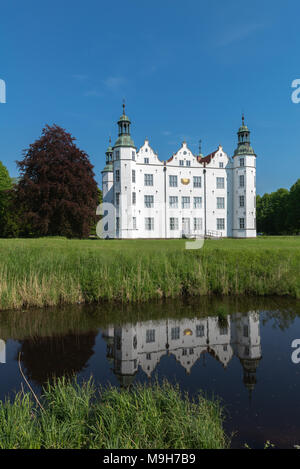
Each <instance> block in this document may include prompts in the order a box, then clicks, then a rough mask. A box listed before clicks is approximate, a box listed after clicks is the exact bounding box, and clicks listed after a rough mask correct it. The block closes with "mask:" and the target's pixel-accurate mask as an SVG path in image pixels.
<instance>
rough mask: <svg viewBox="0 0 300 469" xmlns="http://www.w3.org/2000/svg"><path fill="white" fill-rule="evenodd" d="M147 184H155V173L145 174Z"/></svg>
mask: <svg viewBox="0 0 300 469" xmlns="http://www.w3.org/2000/svg"><path fill="white" fill-rule="evenodd" d="M144 181H145V186H153V174H144Z"/></svg>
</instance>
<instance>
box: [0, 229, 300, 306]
mask: <svg viewBox="0 0 300 469" xmlns="http://www.w3.org/2000/svg"><path fill="white" fill-rule="evenodd" d="M185 242H186V241H185V240H109V241H104V240H98V239H95V240H67V239H64V238H41V239H1V240H0V309H9V308H22V307H23V306H48V305H59V304H64V303H70V304H71V303H83V302H94V301H122V302H137V301H140V302H141V301H148V300H151V299H157V298H176V297H179V296H185V295H187V296H199V295H211V294H215V293H216V294H221V295H242V294H246V295H276V294H277V295H289V296H293V297H296V298H299V297H300V274H299V272H300V237H258V238H256V239H240V240H239V239H222V240H206V241H205V243H204V246H203V248H202V249H198V250H193V249H192V250H186V249H185Z"/></svg>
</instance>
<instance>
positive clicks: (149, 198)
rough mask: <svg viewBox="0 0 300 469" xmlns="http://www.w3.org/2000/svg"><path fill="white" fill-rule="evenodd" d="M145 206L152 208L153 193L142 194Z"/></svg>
mask: <svg viewBox="0 0 300 469" xmlns="http://www.w3.org/2000/svg"><path fill="white" fill-rule="evenodd" d="M144 201H145V207H146V208H152V207H154V196H153V195H145V196H144Z"/></svg>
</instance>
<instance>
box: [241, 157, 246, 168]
mask: <svg viewBox="0 0 300 469" xmlns="http://www.w3.org/2000/svg"><path fill="white" fill-rule="evenodd" d="M240 166H245V159H244V158H240Z"/></svg>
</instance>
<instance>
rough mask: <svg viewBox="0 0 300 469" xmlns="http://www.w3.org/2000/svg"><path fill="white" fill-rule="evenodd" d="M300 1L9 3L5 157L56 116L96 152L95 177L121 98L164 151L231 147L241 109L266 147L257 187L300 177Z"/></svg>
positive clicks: (1, 68)
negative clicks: (298, 93) (297, 90)
mask: <svg viewBox="0 0 300 469" xmlns="http://www.w3.org/2000/svg"><path fill="white" fill-rule="evenodd" d="M299 15H300V4H299V2H298V1H294V0H288V1H287V2H282V1H275V0H273V1H269V0H260V1H256V0H252V1H251V2H238V1H237V0H234V1H233V0H226V2H225V1H224V0H223V1H221V0H210V1H204V0H202V1H201V0H185V1H183V0H163V1H162V0H160V1H158V0H152V1H151V2H146V1H141V0H127V1H124V0H123V1H119V0H115V1H113V2H107V1H106V2H104V1H99V0H85V1H84V2H83V1H78V0H51V1H49V0H48V1H40V0H27V1H26V2H24V1H23V0H11V1H9V2H5V3H2V5H1V19H0V22H1V27H0V40H1V43H0V50H1V61H0V78H1V79H3V80H5V82H6V86H7V103H6V104H0V160H1V161H2V162H3V163H4V164H5V165H6V166H7V167H8V169H9V171H10V174H11V176H17V174H18V173H17V169H16V164H15V161H16V160H18V159H20V158H21V155H22V150H23V149H25V148H27V147H28V145H29V144H30V143H32V142H33V141H34V140H35V139H36V138H38V137H39V136H40V134H41V130H42V128H43V127H44V125H45V124H50V125H51V124H53V123H56V124H58V125H60V126H62V127H64V128H65V129H66V130H68V131H69V132H71V133H72V135H73V136H75V137H76V139H77V144H78V146H79V147H80V148H82V149H83V150H85V151H86V152H87V153H88V155H89V156H90V159H91V162H92V164H93V165H94V167H95V168H94V170H95V174H96V179H97V181H98V183H99V184H100V182H101V169H102V168H103V165H104V161H105V154H104V153H105V150H106V147H107V145H108V138H109V135H111V136H112V140H113V142H114V140H115V139H116V136H117V126H116V121H117V120H118V118H119V116H120V114H121V111H122V100H123V98H125V99H126V112H127V114H128V115H129V116H130V118H131V120H132V123H133V125H132V136H133V139H134V142H135V144H136V145H137V146H140V145H142V143H143V141H144V139H145V137H146V136H147V137H148V138H149V140H150V144H151V146H152V147H153V148H154V150H156V151H157V152H158V154H159V157H160V158H161V159H167V158H169V157H170V156H171V155H172V153H174V152H175V151H177V150H178V148H179V147H180V145H181V142H182V141H183V140H184V139H186V140H187V142H188V145H189V147H190V148H191V150H192V151H194V152H195V153H196V151H197V149H198V141H199V139H200V138H201V139H202V141H203V147H202V148H203V153H204V154H208V153H210V152H212V151H214V150H215V149H216V147H217V145H218V144H222V145H223V147H224V150H225V151H226V152H227V153H228V154H229V155H232V153H233V151H234V149H235V146H236V140H237V137H236V131H237V129H238V127H239V125H240V121H241V114H242V112H244V113H245V120H246V123H247V124H248V126H249V128H250V130H251V131H252V134H251V141H252V145H253V147H254V149H255V151H256V153H257V155H258V159H257V191H258V193H260V194H263V193H264V192H271V191H273V190H276V189H277V188H279V187H286V188H289V187H290V186H291V185H292V184H293V183H294V182H295V181H296V179H297V178H298V177H300V162H299V160H300V154H299V139H300V104H298V105H297V104H293V103H292V101H291V93H292V91H293V90H292V88H291V83H292V81H293V80H294V79H297V78H300V61H299V49H300V35H299Z"/></svg>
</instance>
